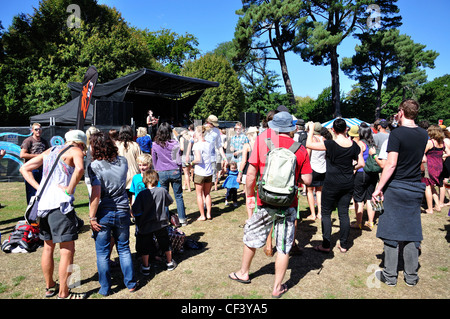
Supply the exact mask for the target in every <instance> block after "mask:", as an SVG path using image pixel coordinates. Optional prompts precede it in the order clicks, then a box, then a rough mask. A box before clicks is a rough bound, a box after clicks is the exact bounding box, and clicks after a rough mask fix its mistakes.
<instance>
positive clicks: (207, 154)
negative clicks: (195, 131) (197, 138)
mask: <svg viewBox="0 0 450 319" xmlns="http://www.w3.org/2000/svg"><path fill="white" fill-rule="evenodd" d="M192 150H193V151H194V159H195V151H196V150H198V151H200V154H201V158H202V161H201V162H200V163H198V164H195V166H194V174H195V175H199V176H211V175H212V174H213V173H214V172H213V167H212V162H211V159H212V156H213V155H212V152H213V145H212V144H211V143H209V142H206V141H205V142H196V143H194V145H193V146H192Z"/></svg>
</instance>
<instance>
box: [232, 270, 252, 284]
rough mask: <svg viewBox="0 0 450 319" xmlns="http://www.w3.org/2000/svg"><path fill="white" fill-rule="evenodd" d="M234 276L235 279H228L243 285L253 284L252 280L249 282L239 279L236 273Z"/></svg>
mask: <svg viewBox="0 0 450 319" xmlns="http://www.w3.org/2000/svg"><path fill="white" fill-rule="evenodd" d="M233 276H234V278H233V277H231V275H228V278H230V279H231V280H234V281H237V282H240V283H241V284H249V283H251V282H252V281H251V280H250V279H248V280H244V279H241V278H239V277H238V276H237V275H236V273H235V272H234V273H233Z"/></svg>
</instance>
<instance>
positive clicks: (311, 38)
mask: <svg viewBox="0 0 450 319" xmlns="http://www.w3.org/2000/svg"><path fill="white" fill-rule="evenodd" d="M396 1H397V0H379V1H376V4H377V5H378V7H379V8H380V12H379V13H380V14H381V13H382V15H381V16H380V25H379V30H384V29H386V28H389V27H395V26H398V25H400V19H401V18H400V17H399V16H396V15H395V14H396V13H398V8H397V6H396V5H395V2H396ZM373 2H374V1H373V0H353V1H344V0H337V1H326V0H311V1H304V5H303V10H304V14H305V16H307V17H308V20H307V21H306V22H305V23H302V24H301V25H299V28H300V34H302V35H303V37H304V41H303V43H302V44H301V45H299V46H298V47H296V48H295V52H297V53H298V54H300V55H301V57H302V58H303V60H305V61H309V62H310V63H311V64H313V65H330V66H331V88H332V103H333V106H334V108H335V115H336V116H340V115H341V105H340V104H341V102H340V80H339V60H338V56H339V55H338V52H337V48H338V46H339V45H340V44H341V43H342V41H343V40H344V39H345V38H347V37H348V36H349V35H352V34H354V33H355V29H356V28H357V27H358V28H359V29H361V30H362V31H363V32H365V31H367V29H368V28H367V21H368V20H367V19H369V17H368V13H367V9H368V6H369V5H371V4H373Z"/></svg>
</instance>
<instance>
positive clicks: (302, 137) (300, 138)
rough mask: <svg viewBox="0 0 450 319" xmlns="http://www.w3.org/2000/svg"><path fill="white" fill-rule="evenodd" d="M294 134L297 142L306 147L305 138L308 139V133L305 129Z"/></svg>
mask: <svg viewBox="0 0 450 319" xmlns="http://www.w3.org/2000/svg"><path fill="white" fill-rule="evenodd" d="M295 135H296V136H297V137H298V142H299V143H300V144H302V145H303V146H304V147H306V140H307V139H308V133H306V132H305V131H299V132H296V133H295Z"/></svg>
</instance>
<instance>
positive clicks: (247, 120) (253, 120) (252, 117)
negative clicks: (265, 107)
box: [239, 112, 259, 127]
mask: <svg viewBox="0 0 450 319" xmlns="http://www.w3.org/2000/svg"><path fill="white" fill-rule="evenodd" d="M239 120H240V122H241V123H242V125H244V127H250V126H257V127H259V114H258V113H247V112H244V113H241V114H239Z"/></svg>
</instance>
